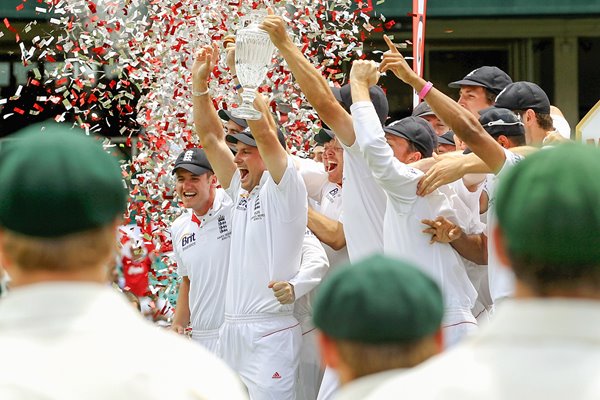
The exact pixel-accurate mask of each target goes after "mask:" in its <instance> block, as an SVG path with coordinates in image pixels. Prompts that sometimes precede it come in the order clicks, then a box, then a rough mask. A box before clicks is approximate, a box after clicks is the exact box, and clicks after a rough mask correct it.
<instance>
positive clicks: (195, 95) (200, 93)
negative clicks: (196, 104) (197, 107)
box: [192, 88, 208, 97]
mask: <svg viewBox="0 0 600 400" xmlns="http://www.w3.org/2000/svg"><path fill="white" fill-rule="evenodd" d="M207 94H208V88H207V89H206V90H205V91H204V92H194V91H192V96H194V97H201V96H204V95H207Z"/></svg>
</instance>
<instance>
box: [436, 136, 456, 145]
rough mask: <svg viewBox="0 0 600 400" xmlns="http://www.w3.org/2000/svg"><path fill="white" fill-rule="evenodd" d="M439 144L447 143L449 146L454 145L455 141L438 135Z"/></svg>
mask: <svg viewBox="0 0 600 400" xmlns="http://www.w3.org/2000/svg"><path fill="white" fill-rule="evenodd" d="M440 144H449V145H450V146H456V143H454V142H452V141H450V140H448V139H446V138H445V137H442V136H438V145H440Z"/></svg>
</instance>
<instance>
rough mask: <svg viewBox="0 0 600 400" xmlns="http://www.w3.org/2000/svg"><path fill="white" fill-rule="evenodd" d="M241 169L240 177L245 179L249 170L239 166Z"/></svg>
mask: <svg viewBox="0 0 600 400" xmlns="http://www.w3.org/2000/svg"><path fill="white" fill-rule="evenodd" d="M239 170H240V179H241V180H242V181H243V180H245V179H246V178H247V177H248V174H249V172H248V170H247V169H245V168H239Z"/></svg>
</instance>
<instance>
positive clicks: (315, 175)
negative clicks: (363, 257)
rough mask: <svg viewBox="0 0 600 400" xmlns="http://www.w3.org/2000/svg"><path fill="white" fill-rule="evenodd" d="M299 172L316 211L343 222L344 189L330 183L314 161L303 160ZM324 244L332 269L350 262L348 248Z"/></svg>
mask: <svg viewBox="0 0 600 400" xmlns="http://www.w3.org/2000/svg"><path fill="white" fill-rule="evenodd" d="M298 170H299V172H300V175H301V176H302V179H303V180H304V184H305V185H306V191H307V193H308V198H309V200H313V201H314V205H313V208H314V209H315V211H317V212H318V213H319V214H323V215H324V216H326V217H327V218H330V219H332V220H334V221H340V222H341V215H342V209H343V206H342V187H341V186H340V185H338V184H337V183H334V182H330V181H329V179H328V175H327V172H326V171H325V169H324V168H323V164H321V163H318V162H316V161H314V160H308V159H302V160H300V162H298ZM322 244H323V248H324V249H325V252H326V253H327V259H328V260H329V265H330V266H331V267H335V266H337V265H341V264H346V263H347V262H348V261H349V258H348V247H347V246H344V247H343V248H341V249H340V250H334V249H332V248H331V247H330V246H329V245H327V244H325V243H322Z"/></svg>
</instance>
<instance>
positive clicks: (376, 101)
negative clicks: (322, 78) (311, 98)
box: [331, 83, 390, 125]
mask: <svg viewBox="0 0 600 400" xmlns="http://www.w3.org/2000/svg"><path fill="white" fill-rule="evenodd" d="M331 91H332V92H333V95H334V96H335V98H336V100H337V101H339V102H340V103H342V106H343V107H344V109H345V110H346V111H348V112H350V106H351V105H352V93H351V92H350V84H349V83H346V84H345V85H344V86H342V87H339V88H337V87H334V88H331ZM369 95H370V96H371V101H372V102H373V106H374V107H375V111H376V112H377V116H378V117H379V121H381V125H383V124H384V123H385V121H386V119H387V117H388V112H389V111H390V106H389V104H388V101H387V97H386V96H385V92H384V91H383V89H382V88H380V87H379V86H377V85H374V86H371V87H370V88H369Z"/></svg>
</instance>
